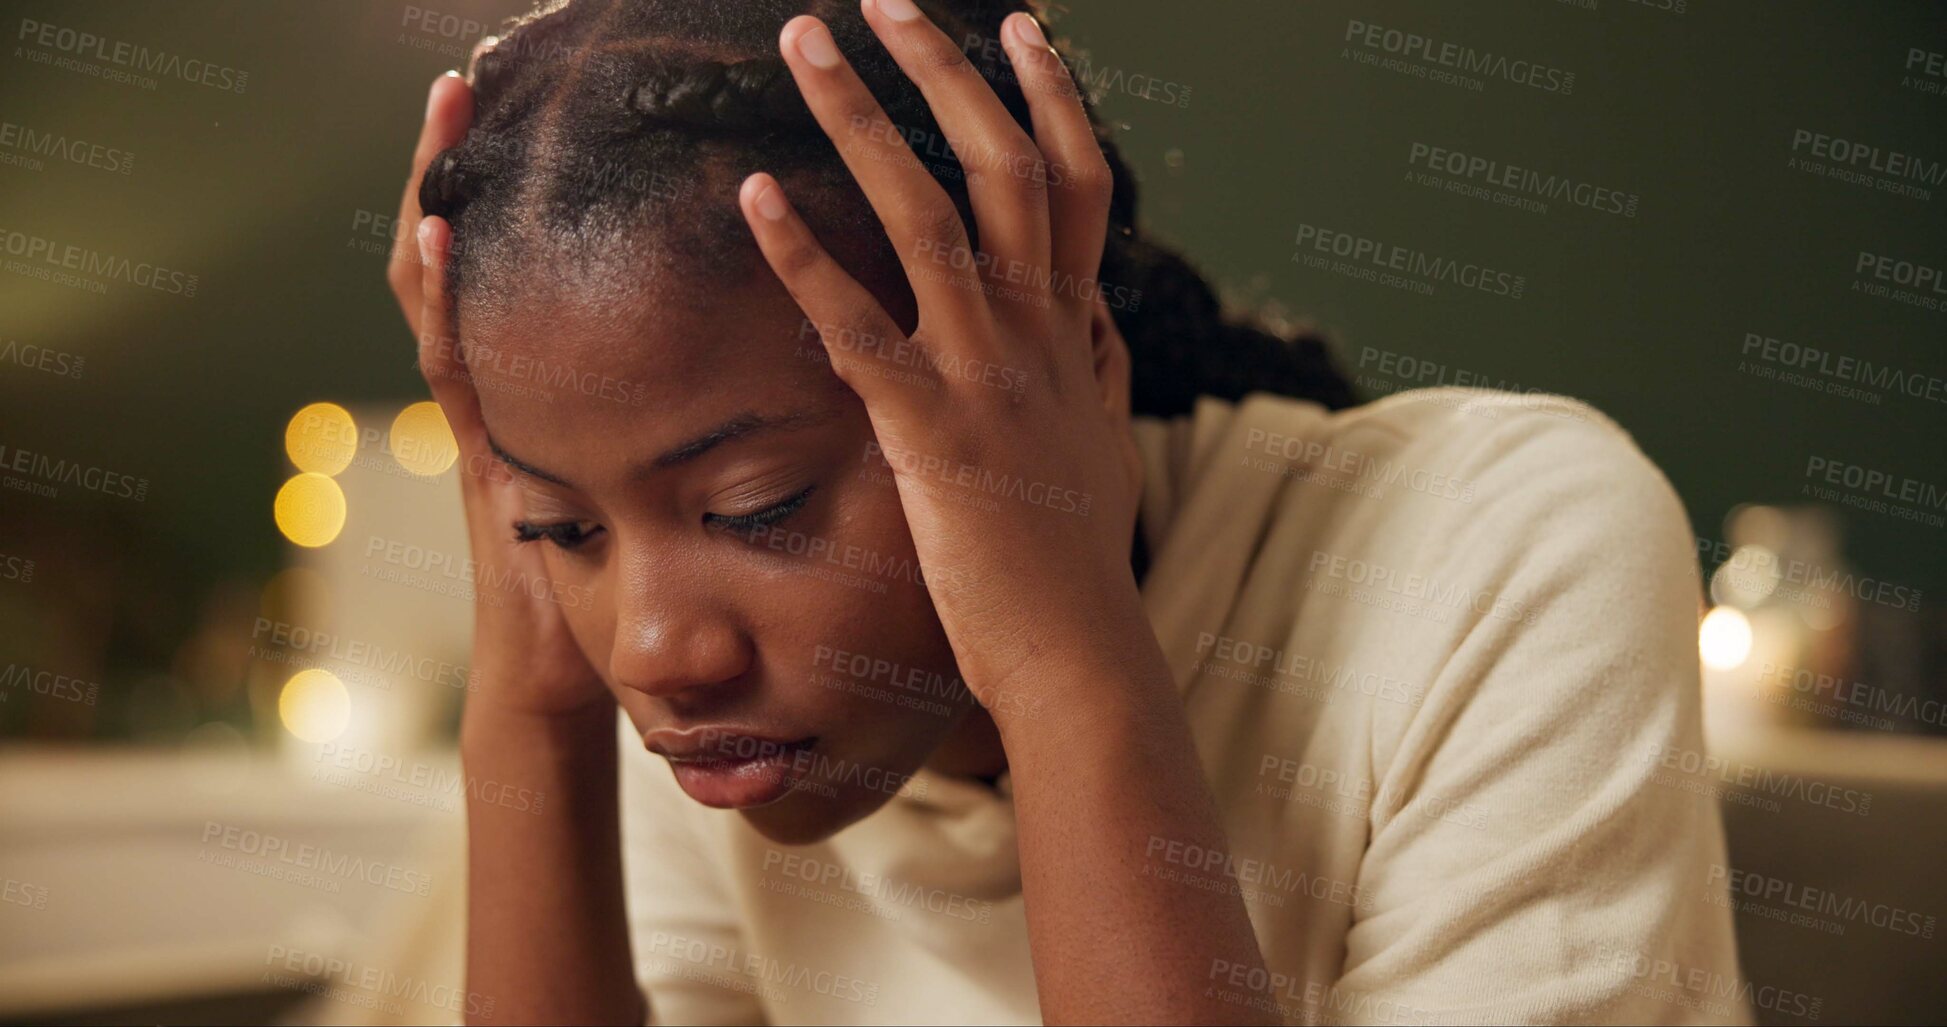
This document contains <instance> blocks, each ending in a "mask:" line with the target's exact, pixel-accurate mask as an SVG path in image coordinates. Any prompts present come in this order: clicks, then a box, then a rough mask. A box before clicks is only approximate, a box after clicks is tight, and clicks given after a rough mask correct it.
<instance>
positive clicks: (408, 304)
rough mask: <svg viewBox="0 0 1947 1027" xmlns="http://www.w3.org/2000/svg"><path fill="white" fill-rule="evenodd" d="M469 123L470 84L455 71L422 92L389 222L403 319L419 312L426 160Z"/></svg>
mask: <svg viewBox="0 0 1947 1027" xmlns="http://www.w3.org/2000/svg"><path fill="white" fill-rule="evenodd" d="M472 124H473V89H472V88H471V87H469V86H468V85H467V84H466V80H465V79H462V78H461V77H460V76H459V75H458V74H457V73H455V72H451V71H449V72H447V73H446V74H444V75H441V76H440V77H438V78H436V79H434V80H433V87H432V89H431V90H430V91H429V92H428V93H427V94H426V120H425V121H424V122H423V123H422V124H421V125H420V126H419V142H418V143H417V144H416V145H414V146H413V150H412V171H411V172H410V173H409V174H408V175H407V176H406V189H405V195H404V196H402V197H400V199H399V217H398V220H396V221H394V222H393V223H392V231H393V239H394V243H395V244H394V246H393V250H392V264H391V267H390V268H388V269H387V275H386V277H387V278H388V280H389V281H390V282H391V284H392V293H393V295H394V296H395V297H397V298H398V300H399V305H400V308H401V309H402V310H403V311H404V312H405V315H406V320H407V321H412V320H413V319H414V318H416V317H418V316H419V306H420V301H419V283H420V278H421V273H420V272H421V268H420V266H419V263H420V262H419V252H418V242H417V241H416V240H417V238H418V231H419V216H420V213H421V211H420V209H419V180H420V179H421V178H423V177H425V175H426V165H428V164H431V163H432V161H433V158H434V157H436V156H438V155H439V153H440V151H441V150H445V149H448V148H450V147H454V146H458V145H460V142H461V141H462V140H464V139H465V138H466V131H467V128H468V127H469V126H471V125H472Z"/></svg>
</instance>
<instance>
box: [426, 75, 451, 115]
mask: <svg viewBox="0 0 1947 1027" xmlns="http://www.w3.org/2000/svg"><path fill="white" fill-rule="evenodd" d="M446 74H447V75H450V74H452V72H450V71H449V72H447V73H446ZM444 81H446V75H441V76H440V77H438V78H436V79H434V80H433V85H432V88H430V89H428V90H426V120H427V121H431V120H433V100H434V98H435V97H437V96H439V84H440V83H441V82H444Z"/></svg>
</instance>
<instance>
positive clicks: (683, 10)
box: [419, 0, 1357, 417]
mask: <svg viewBox="0 0 1947 1027" xmlns="http://www.w3.org/2000/svg"><path fill="white" fill-rule="evenodd" d="M919 3H920V5H921V6H922V7H924V8H925V9H926V12H927V14H928V15H929V16H930V17H932V18H933V19H934V21H935V23H936V24H938V25H939V26H940V27H941V28H942V29H943V30H944V31H945V32H946V33H947V34H948V35H949V36H951V37H953V38H955V39H957V40H959V41H961V44H962V50H963V51H964V52H965V53H966V55H967V57H968V59H969V61H971V62H972V63H973V65H974V66H975V67H976V68H978V69H979V70H980V72H981V73H982V75H983V77H984V78H986V80H987V81H988V82H989V84H991V85H992V86H993V88H994V90H995V92H996V93H997V95H999V96H1000V98H1001V101H1002V103H1003V104H1004V105H1005V106H1006V108H1007V109H1008V111H1009V112H1010V113H1011V114H1012V115H1013V116H1014V118H1015V119H1016V121H1018V122H1020V123H1021V124H1022V125H1023V126H1024V127H1028V126H1031V124H1032V122H1031V120H1030V118H1029V114H1028V107H1027V101H1026V98H1025V97H1024V96H1023V95H1022V92H1021V87H1020V83H1019V81H1018V80H1017V79H1016V77H1015V75H1014V72H1013V69H1012V66H1011V65H1010V64H1009V63H1008V62H1007V59H1006V57H1005V56H1004V52H1003V51H1002V50H1001V49H1000V47H999V45H998V43H997V41H998V39H999V37H1000V25H1001V21H1002V20H1003V19H1004V18H1005V17H1006V16H1007V15H1009V14H1010V13H1013V12H1015V11H1019V10H1030V13H1035V14H1037V15H1038V14H1039V13H1040V12H1039V11H1033V10H1031V8H1032V7H1034V6H1037V5H1038V4H1037V0H919ZM800 13H809V14H814V15H817V16H818V17H819V18H820V19H821V20H823V21H824V22H825V24H826V25H827V26H828V27H829V28H830V29H831V31H832V34H833V36H834V37H836V39H837V41H838V45H839V48H840V49H841V50H842V51H843V52H844V53H845V54H846V55H847V57H848V59H850V61H851V62H852V64H853V66H854V68H855V69H856V70H857V72H858V74H859V77H860V78H861V79H862V80H863V81H864V82H865V83H866V85H867V87H868V88H870V89H871V91H872V92H873V94H874V95H875V96H876V97H877V98H878V99H879V102H880V104H881V106H883V107H884V108H885V111H886V114H887V117H888V119H889V120H890V121H891V122H892V124H893V125H894V126H896V128H897V130H898V131H899V132H900V133H901V134H902V135H903V136H904V137H905V138H906V140H907V141H908V142H909V143H910V144H912V148H913V150H914V151H915V154H916V155H917V156H918V157H919V158H920V161H921V164H922V165H923V166H925V167H926V168H927V170H928V171H929V172H930V173H931V174H932V175H933V177H934V178H935V179H936V180H937V181H939V183H940V185H941V186H942V188H944V189H945V190H946V192H947V194H948V195H949V196H951V197H952V198H953V200H954V202H955V203H956V204H957V205H959V207H960V209H961V212H962V218H963V220H964V221H965V222H966V224H967V228H968V232H969V234H970V235H975V237H976V239H977V235H976V233H977V231H978V226H977V225H976V224H975V221H974V219H973V218H972V216H971V215H970V213H969V211H970V206H969V203H968V199H967V183H966V178H967V177H968V176H969V175H977V174H978V170H977V169H969V168H966V167H963V166H962V165H961V164H960V162H959V160H958V158H957V156H956V155H954V154H953V152H952V150H951V147H950V146H947V145H946V144H945V139H946V137H945V136H944V134H942V132H941V130H940V128H939V123H938V121H937V120H936V119H935V118H934V116H933V114H932V111H931V109H930V108H929V107H928V106H927V104H926V102H925V100H924V98H923V97H922V96H921V94H920V92H919V89H918V87H917V86H915V85H913V83H912V82H911V81H910V80H908V79H907V78H906V77H905V75H904V74H903V73H901V72H900V70H899V68H898V65H897V64H896V63H895V62H894V61H893V59H892V57H891V55H890V54H889V53H887V52H886V50H885V49H884V47H883V46H882V45H880V43H879V42H878V39H877V37H876V36H874V35H873V33H872V31H871V29H870V28H869V27H868V26H867V25H866V23H865V20H864V18H863V17H862V16H861V15H860V13H859V11H858V8H857V5H856V4H854V3H850V2H841V0H738V2H736V3H723V2H720V0H719V2H712V0H552V2H550V3H548V4H545V5H544V6H542V7H541V8H539V9H537V10H536V11H534V12H533V13H531V14H528V15H526V16H524V17H522V18H519V19H515V20H514V21H513V22H511V23H510V24H509V26H508V28H507V30H506V31H505V32H504V33H503V35H502V36H501V37H500V38H499V39H498V40H497V41H490V42H489V44H488V45H487V46H486V47H485V48H484V49H482V50H479V51H476V55H475V59H474V62H473V66H472V69H471V72H470V76H469V77H470V79H471V81H472V84H473V90H474V96H475V112H476V113H475V120H474V124H473V127H472V129H471V130H470V131H469V132H468V134H467V137H466V139H465V140H464V141H463V142H462V143H460V145H458V146H455V147H453V148H451V149H449V150H446V151H445V152H443V153H441V154H439V155H438V156H437V157H436V158H434V160H433V162H432V163H431V164H430V165H429V166H428V168H427V170H426V174H425V177H424V178H423V179H422V180H421V182H420V187H419V201H420V206H421V207H422V209H424V210H425V212H426V213H427V214H434V215H439V216H441V217H444V218H446V219H447V220H448V221H449V222H450V223H451V224H452V226H453V241H452V253H453V264H452V270H451V272H450V275H449V283H450V287H451V289H452V290H453V295H454V298H455V299H456V300H457V301H459V309H460V310H461V311H464V310H466V309H467V308H468V306H470V305H474V306H477V305H481V304H494V303H503V304H504V303H509V302H514V301H513V300H510V299H509V298H508V293H509V290H510V289H514V288H519V287H523V286H527V287H531V286H532V285H533V284H534V279H533V276H532V273H531V269H532V268H533V267H534V266H535V264H534V261H535V260H536V259H537V258H545V259H549V260H550V261H551V262H552V261H559V262H568V263H566V264H561V265H558V266H576V267H579V268H581V269H583V270H584V271H586V270H589V269H591V267H594V265H596V264H599V262H600V260H601V259H602V258H601V257H600V256H599V254H603V253H624V254H628V255H630V256H631V258H632V259H634V260H637V261H640V260H643V259H649V260H654V261H658V262H660V264H661V265H662V266H665V267H671V268H678V269H687V270H690V271H692V272H693V271H694V270H695V269H696V262H697V261H699V260H701V261H704V262H706V265H705V266H706V268H707V269H710V270H715V271H718V272H720V273H724V274H739V273H741V274H752V273H757V270H756V269H757V268H759V267H761V266H762V261H761V260H760V259H758V254H757V249H756V245H755V243H754V242H753V241H752V240H750V238H749V233H748V230H747V229H746V228H745V226H744V225H743V221H742V215H741V213H740V212H739V209H738V206H737V203H736V199H735V197H736V191H737V187H738V185H739V184H740V183H741V182H742V180H743V179H744V177H746V176H747V175H749V174H750V173H752V172H755V171H758V170H763V171H768V172H770V173H772V174H773V175H775V176H776V177H777V178H778V179H779V180H780V181H782V182H784V183H785V184H786V189H787V191H789V192H790V193H791V195H792V197H793V199H794V202H795V203H796V205H797V206H798V208H799V211H800V213H801V214H802V215H803V216H804V218H805V220H806V221H807V222H808V223H809V224H810V226H811V228H812V230H813V231H814V232H816V233H817V234H818V236H819V238H820V239H821V240H823V241H824V242H825V244H826V245H827V247H829V248H830V249H831V250H832V252H833V254H834V256H838V257H840V258H841V259H845V258H846V257H848V256H852V257H854V258H855V259H863V260H865V261H867V262H868V264H871V262H872V261H874V260H875V259H878V261H879V262H878V263H877V264H876V266H877V267H878V268H880V269H885V268H894V269H896V268H897V266H898V265H897V263H896V262H891V261H892V258H893V254H892V250H891V247H890V244H889V242H888V241H887V240H886V239H885V236H884V232H883V230H882V229H881V228H880V227H879V223H878V220H877V218H876V217H875V216H873V214H872V211H871V208H870V206H869V205H868V204H867V202H866V200H865V197H864V194H863V192H862V191H861V190H860V189H859V187H858V185H857V183H856V182H855V181H854V180H853V178H852V176H851V175H850V174H849V173H848V172H847V171H846V169H845V166H844V164H843V162H842V160H841V159H840V157H839V155H838V151H837V149H836V148H835V147H834V146H833V145H832V144H831V142H830V140H829V139H828V138H827V137H826V136H825V134H824V133H823V132H822V131H821V130H820V128H819V126H818V123H817V121H816V120H815V119H814V118H813V117H812V115H811V112H810V110H809V109H808V108H807V107H806V106H805V102H804V99H803V97H802V96H801V95H800V94H799V92H798V89H797V85H796V83H795V82H794V81H793V79H792V77H791V74H790V71H789V69H788V68H787V67H786V66H785V64H784V61H783V60H782V58H781V57H780V55H779V53H778V49H777V45H778V44H777V34H778V30H779V29H780V28H781V27H782V25H783V24H784V22H786V21H787V20H789V19H790V18H791V17H793V16H795V15H797V14H800ZM1058 49H1059V46H1058ZM1089 111H1090V118H1091V120H1092V121H1095V122H1096V124H1097V129H1096V135H1097V138H1098V140H1099V142H1100V143H1101V146H1102V151H1103V155H1104V156H1105V157H1106V158H1107V160H1108V165H1109V169H1110V171H1111V174H1112V176H1113V179H1114V188H1113V194H1112V199H1111V203H1110V214H1109V232H1108V239H1107V241H1106V245H1105V247H1104V252H1103V257H1102V266H1101V269H1100V273H1099V275H1098V280H1099V282H1101V283H1102V286H1103V289H1104V290H1105V291H1107V290H1108V289H1109V288H1110V287H1111V286H1113V287H1114V289H1115V290H1116V295H1117V296H1118V297H1121V298H1123V299H1124V300H1126V302H1112V303H1110V304H1109V306H1110V308H1111V311H1112V315H1113V316H1114V318H1115V321H1116V325H1117V327H1118V328H1119V329H1120V330H1121V332H1122V335H1123V338H1124V339H1125V340H1126V341H1127V342H1128V345H1129V353H1130V361H1131V369H1130V370H1131V378H1132V381H1131V409H1132V411H1133V413H1134V414H1136V415H1137V416H1155V417H1172V416H1176V415H1180V414H1183V413H1187V412H1188V411H1189V410H1190V409H1191V408H1192V406H1193V405H1194V402H1195V399H1196V397H1197V396H1200V395H1209V396H1216V397H1218V398H1221V399H1227V400H1235V399H1239V398H1241V397H1242V396H1244V395H1245V394H1246V393H1249V392H1258V391H1261V392H1273V393H1279V394H1283V395H1288V396H1295V397H1299V398H1303V399H1309V400H1312V401H1315V402H1318V403H1320V404H1322V405H1324V406H1326V407H1328V408H1331V409H1338V408H1342V407H1346V406H1350V405H1352V404H1353V403H1355V402H1357V397H1356V396H1355V395H1354V392H1353V389H1352V386H1351V384H1350V383H1349V382H1348V381H1347V380H1346V379H1345V378H1344V376H1343V375H1341V374H1340V372H1339V371H1338V370H1337V369H1336V367H1335V366H1334V365H1333V362H1332V359H1331V356H1330V354H1329V351H1328V349H1327V347H1326V344H1325V342H1324V340H1323V339H1322V338H1320V337H1318V336H1316V335H1313V334H1309V333H1300V334H1296V335H1290V336H1287V335H1282V334H1274V333H1273V332H1271V331H1269V330H1267V329H1266V328H1264V327H1261V326H1259V325H1258V324H1256V323H1253V322H1251V321H1247V320H1235V319H1230V318H1227V317H1226V316H1225V314H1224V312H1223V310H1222V309H1221V306H1220V304H1219V303H1218V300H1217V297H1216V295H1215V294H1214V293H1213V291H1212V290H1211V287H1210V286H1209V284H1208V283H1206V282H1205V281H1204V280H1203V278H1202V277H1201V276H1200V275H1199V274H1198V273H1197V272H1196V270H1195V269H1194V268H1192V267H1191V266H1190V264H1189V263H1188V262H1187V261H1185V260H1184V259H1183V258H1182V257H1181V256H1179V255H1177V254H1176V253H1174V252H1171V251H1170V250H1168V249H1165V248H1164V247H1162V246H1160V245H1157V244H1156V243H1154V242H1152V241H1151V240H1150V239H1148V238H1147V237H1146V236H1145V235H1144V234H1143V232H1142V231H1141V230H1140V229H1139V228H1138V226H1137V224H1136V184H1135V179H1134V176H1133V175H1131V174H1130V172H1129V169H1128V167H1127V165H1125V164H1124V162H1123V160H1122V157H1121V155H1120V154H1119V153H1118V151H1117V148H1116V146H1115V143H1114V142H1113V140H1112V139H1110V137H1109V135H1108V132H1107V130H1106V129H1105V128H1103V127H1102V126H1101V125H1100V122H1099V119H1098V118H1097V117H1096V115H1095V111H1094V106H1093V104H1089ZM1028 130H1029V134H1030V135H1032V128H1031V127H1029V128H1028ZM861 247H862V248H861ZM591 254H594V255H595V256H591ZM846 262H847V265H848V266H854V267H856V266H858V265H856V264H853V263H852V262H851V261H850V260H847V261H846ZM597 270H598V269H597ZM880 277H881V278H883V271H882V274H881V276H880ZM861 278H862V280H864V279H865V278H866V276H864V275H862V276H861Z"/></svg>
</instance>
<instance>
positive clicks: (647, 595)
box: [609, 574, 755, 700]
mask: <svg viewBox="0 0 1947 1027" xmlns="http://www.w3.org/2000/svg"><path fill="white" fill-rule="evenodd" d="M655 580H660V582H661V586H660V587H658V586H657V585H656V584H654V583H653V582H654V581H655ZM673 584H675V583H674V582H671V581H670V580H669V579H668V578H666V577H664V576H663V575H660V574H644V575H642V576H641V578H640V579H639V580H638V581H636V582H633V583H625V584H623V586H622V591H621V594H619V595H618V596H617V597H616V610H615V641H614V643H613V647H612V649H611V651H610V652H609V673H610V674H611V675H612V676H613V677H614V679H615V682H616V684H618V685H620V686H622V687H624V688H631V689H634V690H636V691H638V692H642V693H644V694H646V695H652V696H656V697H658V698H661V699H668V700H674V699H679V698H682V697H685V696H693V695H697V694H700V693H702V692H704V691H707V690H709V689H710V688H712V687H713V686H717V685H721V684H723V683H725V682H728V681H734V680H736V679H737V678H739V677H741V676H743V675H744V674H745V673H746V672H747V671H749V670H750V668H751V664H752V662H753V661H754V659H755V646H754V645H753V643H752V640H751V638H750V636H749V635H748V634H747V633H746V632H745V631H744V630H743V628H742V627H741V626H740V625H739V624H738V623H737V620H736V618H735V617H733V616H732V615H731V612H730V610H729V609H727V608H726V605H725V604H723V603H720V602H718V601H717V598H716V597H713V596H711V595H710V594H709V593H708V590H707V589H700V588H696V587H670V586H671V585H673Z"/></svg>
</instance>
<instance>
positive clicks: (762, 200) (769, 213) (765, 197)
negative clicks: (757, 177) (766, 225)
mask: <svg viewBox="0 0 1947 1027" xmlns="http://www.w3.org/2000/svg"><path fill="white" fill-rule="evenodd" d="M786 209H787V208H786V207H785V205H784V192H783V191H782V190H780V189H779V188H778V187H777V186H774V185H771V184H769V183H766V184H765V186H764V188H763V189H761V190H760V191H759V192H758V193H757V212H758V213H759V214H762V215H764V216H765V217H766V218H768V219H769V220H772V221H782V220H784V212H785V210H786Z"/></svg>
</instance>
